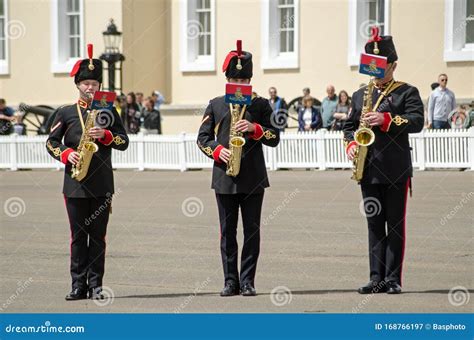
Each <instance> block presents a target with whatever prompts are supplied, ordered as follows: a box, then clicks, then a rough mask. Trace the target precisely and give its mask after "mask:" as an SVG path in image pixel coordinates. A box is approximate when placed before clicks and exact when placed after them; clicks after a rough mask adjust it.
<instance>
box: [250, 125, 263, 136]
mask: <svg viewBox="0 0 474 340" xmlns="http://www.w3.org/2000/svg"><path fill="white" fill-rule="evenodd" d="M253 125H254V126H255V131H254V132H253V133H251V134H250V135H249V137H250V138H252V139H255V140H259V139H260V138H262V136H263V128H262V126H261V125H260V124H257V123H254V124H253Z"/></svg>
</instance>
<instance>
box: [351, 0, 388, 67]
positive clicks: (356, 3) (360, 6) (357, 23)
mask: <svg viewBox="0 0 474 340" xmlns="http://www.w3.org/2000/svg"><path fill="white" fill-rule="evenodd" d="M383 1H384V22H383V26H382V30H381V32H380V35H390V0H383ZM367 3H368V1H367V0H349V25H348V27H349V31H348V50H347V63H348V65H349V66H351V67H352V66H358V65H359V62H360V54H361V53H362V52H363V51H364V49H363V46H364V45H365V42H366V41H367V40H368V37H365V36H362V35H361V34H360V30H361V27H362V26H363V28H364V27H367V26H370V25H371V22H372V21H371V20H370V19H369V18H367V17H366V13H365V12H366V9H367V7H366V6H367ZM374 23H375V22H374Z"/></svg>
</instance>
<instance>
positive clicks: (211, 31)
mask: <svg viewBox="0 0 474 340" xmlns="http://www.w3.org/2000/svg"><path fill="white" fill-rule="evenodd" d="M180 22H181V25H180V27H181V32H180V41H181V43H180V46H181V51H180V53H181V63H180V70H181V71H182V72H196V71H215V0H189V1H184V0H182V1H181V2H180Z"/></svg>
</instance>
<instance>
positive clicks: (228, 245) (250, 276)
mask: <svg viewBox="0 0 474 340" xmlns="http://www.w3.org/2000/svg"><path fill="white" fill-rule="evenodd" d="M216 198H217V207H218V210H219V220H220V225H221V256H222V265H223V267H224V279H225V282H233V283H235V284H239V271H238V269H237V259H238V251H239V249H238V244H237V223H238V219H239V207H240V209H241V211H242V224H243V227H244V228H243V229H244V245H243V247H242V257H241V261H240V262H241V263H240V286H243V285H245V284H246V283H250V284H252V285H254V284H255V273H256V270H257V260H258V256H259V254H260V217H261V213H262V203H263V193H261V194H232V195H226V194H216Z"/></svg>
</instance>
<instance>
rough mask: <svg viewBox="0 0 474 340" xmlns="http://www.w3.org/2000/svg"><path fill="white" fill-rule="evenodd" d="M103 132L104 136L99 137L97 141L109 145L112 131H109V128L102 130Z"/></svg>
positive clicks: (111, 139) (112, 137)
mask: <svg viewBox="0 0 474 340" xmlns="http://www.w3.org/2000/svg"><path fill="white" fill-rule="evenodd" d="M104 132H105V136H104V138H99V142H101V143H102V144H104V145H109V144H110V143H112V141H113V140H114V136H113V135H112V132H110V130H104Z"/></svg>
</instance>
